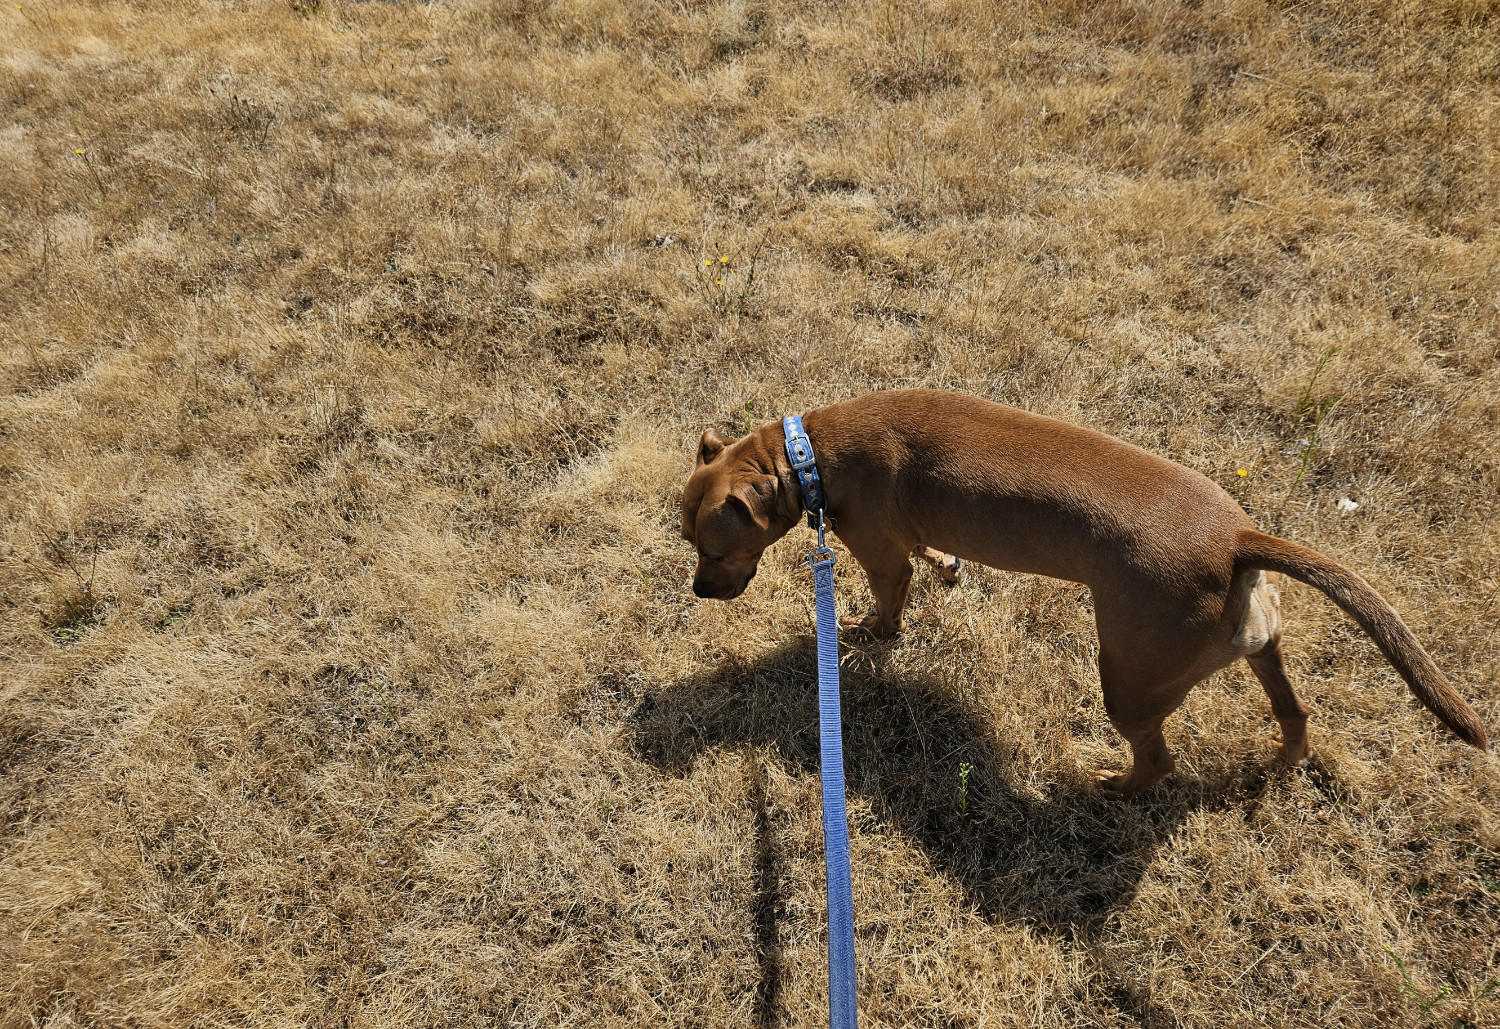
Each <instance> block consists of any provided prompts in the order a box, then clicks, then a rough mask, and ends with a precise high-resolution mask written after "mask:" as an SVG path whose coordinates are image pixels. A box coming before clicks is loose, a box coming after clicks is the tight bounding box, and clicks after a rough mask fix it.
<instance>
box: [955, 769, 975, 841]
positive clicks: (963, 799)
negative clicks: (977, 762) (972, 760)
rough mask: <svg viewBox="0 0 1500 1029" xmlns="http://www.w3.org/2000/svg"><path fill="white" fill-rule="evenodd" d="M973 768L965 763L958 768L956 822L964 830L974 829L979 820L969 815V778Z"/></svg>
mask: <svg viewBox="0 0 1500 1029" xmlns="http://www.w3.org/2000/svg"><path fill="white" fill-rule="evenodd" d="M972 774H974V766H973V765H971V764H969V762H967V761H965V762H963V763H962V764H960V765H959V766H958V821H959V823H960V824H961V825H963V827H964V828H965V829H975V828H978V826H979V819H977V818H975V817H974V816H973V815H971V814H969V776H970V775H972Z"/></svg>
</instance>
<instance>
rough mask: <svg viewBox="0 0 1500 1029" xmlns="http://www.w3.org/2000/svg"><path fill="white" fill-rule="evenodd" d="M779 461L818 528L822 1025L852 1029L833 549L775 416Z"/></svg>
mask: <svg viewBox="0 0 1500 1029" xmlns="http://www.w3.org/2000/svg"><path fill="white" fill-rule="evenodd" d="M781 424H782V429H783V431H784V432H785V433H786V453H787V459H788V460H790V461H791V462H792V470H793V471H794V472H796V475H797V482H798V484H799V485H800V486H801V487H802V500H803V506H804V507H806V508H807V523H808V525H810V526H812V527H813V528H815V529H817V530H818V546H817V549H815V550H814V551H813V552H812V553H811V554H809V555H808V558H807V560H808V563H809V564H810V565H812V570H813V586H814V589H815V591H816V595H817V610H818V740H819V743H820V744H821V748H822V759H823V862H824V868H825V870H826V873H827V879H828V1024H829V1026H830V1029H855V1027H856V1026H857V1025H858V1023H859V1014H858V1011H857V1010H856V1006H855V991H854V889H853V886H852V885H851V883H850V880H849V815H848V812H847V811H846V809H845V807H844V731H843V725H842V723H841V721H840V717H839V637H838V631H839V627H838V620H837V618H836V617H835V615H836V612H835V610H834V606H833V564H834V559H833V551H832V550H831V549H829V547H828V544H827V543H826V542H825V541H824V538H823V534H824V532H825V531H826V529H827V528H828V523H829V521H830V519H827V518H826V517H825V509H826V507H827V500H826V498H825V497H824V494H823V484H822V480H821V478H820V477H819V475H818V466H817V461H816V459H815V458H814V456H813V449H812V440H810V439H808V437H807V433H806V432H804V431H803V429H802V419H801V418H800V417H798V416H797V415H788V416H787V417H786V418H784V419H782V423H781Z"/></svg>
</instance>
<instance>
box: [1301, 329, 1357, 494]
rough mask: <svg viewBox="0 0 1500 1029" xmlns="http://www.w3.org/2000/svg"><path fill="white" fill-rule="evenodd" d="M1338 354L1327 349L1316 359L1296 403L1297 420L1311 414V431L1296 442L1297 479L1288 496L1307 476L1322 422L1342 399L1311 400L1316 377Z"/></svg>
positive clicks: (1340, 396) (1337, 395)
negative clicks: (1304, 387) (1300, 397)
mask: <svg viewBox="0 0 1500 1029" xmlns="http://www.w3.org/2000/svg"><path fill="white" fill-rule="evenodd" d="M1338 352H1339V348H1338V347H1329V348H1328V349H1327V350H1325V351H1323V356H1322V357H1321V358H1319V359H1318V364H1317V366H1316V367H1315V368H1313V371H1312V374H1311V375H1310V376H1308V379H1307V388H1306V389H1304V390H1303V391H1302V399H1300V400H1298V401H1297V420H1298V421H1301V420H1302V419H1303V418H1304V417H1305V416H1307V415H1308V414H1311V415H1312V431H1311V432H1309V433H1308V434H1307V435H1306V436H1305V437H1303V438H1302V439H1300V440H1298V441H1297V451H1296V453H1297V460H1298V468H1297V477H1296V478H1295V479H1293V480H1292V484H1291V485H1290V486H1288V487H1287V495H1288V496H1290V495H1291V492H1292V490H1294V489H1296V488H1297V487H1298V486H1299V485H1301V483H1302V480H1303V479H1304V478H1305V477H1306V476H1307V470H1308V469H1309V468H1311V467H1312V464H1313V459H1314V457H1315V456H1316V452H1317V447H1318V433H1319V432H1320V431H1321V430H1322V428H1323V420H1324V419H1325V418H1327V417H1328V412H1329V411H1332V410H1333V409H1334V407H1335V406H1337V404H1338V402H1339V401H1340V400H1343V399H1344V397H1343V394H1341V393H1338V394H1334V395H1333V396H1331V397H1328V398H1327V399H1325V400H1322V401H1315V400H1314V399H1313V390H1314V389H1316V388H1317V385H1318V376H1320V375H1322V374H1323V369H1325V368H1327V367H1328V362H1329V361H1332V360H1333V359H1334V357H1335V356H1336V355H1337V354H1338Z"/></svg>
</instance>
